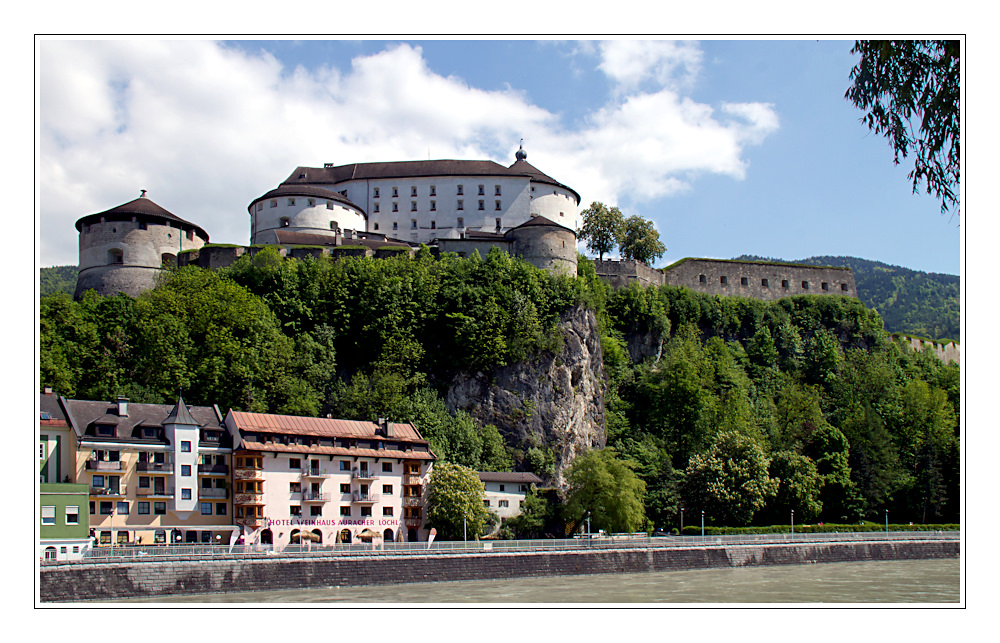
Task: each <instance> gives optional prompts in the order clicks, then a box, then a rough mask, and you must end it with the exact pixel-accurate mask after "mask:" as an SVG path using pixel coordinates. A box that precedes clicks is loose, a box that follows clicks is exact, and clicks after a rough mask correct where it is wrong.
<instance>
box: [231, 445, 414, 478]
mask: <svg viewBox="0 0 1000 643" xmlns="http://www.w3.org/2000/svg"><path fill="white" fill-rule="evenodd" d="M380 444H381V443H380ZM263 460H264V459H263V458H262V457H261V456H236V468H237V469H263V468H264V467H263V464H264V463H263ZM320 462H321V461H320V460H311V461H309V465H310V468H311V469H312V470H319V468H320V466H319V465H320ZM337 462H338V465H337V466H338V468H339V470H340V471H351V470H353V469H354V467H353V466H352V464H353V462H352V461H350V460H338V461H337ZM367 465H368V463H367V462H359V463H358V467H357V468H358V470H359V471H367V470H368V467H367ZM302 468H303V461H302V460H301V459H300V458H288V469H289V470H290V471H299V470H301V469H302ZM382 471H383V472H385V473H392V462H383V463H382ZM404 472H405V473H406V474H407V475H420V464H419V463H416V462H409V463H407V464H405V465H404Z"/></svg>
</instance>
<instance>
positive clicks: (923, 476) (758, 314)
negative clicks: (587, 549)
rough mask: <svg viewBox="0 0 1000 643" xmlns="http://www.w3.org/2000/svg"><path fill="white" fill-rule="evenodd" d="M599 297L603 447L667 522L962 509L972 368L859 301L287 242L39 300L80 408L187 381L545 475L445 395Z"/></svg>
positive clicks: (55, 361)
mask: <svg viewBox="0 0 1000 643" xmlns="http://www.w3.org/2000/svg"><path fill="white" fill-rule="evenodd" d="M580 307H583V308H584V309H586V310H588V311H591V314H592V315H593V316H595V317H596V320H597V323H596V325H595V326H594V328H595V330H594V331H593V332H596V333H598V334H599V344H600V346H601V349H602V350H601V353H602V355H603V377H604V384H605V386H604V390H603V391H602V392H601V400H602V403H603V404H604V408H605V417H606V418H607V429H606V434H607V446H609V447H612V449H607V450H605V454H606V456H607V457H606V458H604V460H607V461H609V462H623V463H625V464H624V465H623V466H625V467H627V468H630V469H633V470H634V471H635V472H636V473H637V474H638V476H639V477H640V478H641V480H642V481H643V482H644V487H643V486H642V485H634V486H633V487H630V488H634V489H636V490H637V491H636V493H640V494H641V498H640V500H641V503H640V504H641V506H642V507H643V511H644V513H645V516H646V518H647V519H648V520H650V521H651V522H652V524H654V525H657V526H663V525H676V524H677V518H678V514H679V511H680V509H681V508H682V507H685V508H688V509H689V510H691V511H692V512H694V511H695V510H704V511H705V516H706V522H707V523H708V524H728V525H742V524H772V523H774V522H787V514H788V510H789V508H791V507H794V510H795V518H796V523H797V524H798V523H800V522H810V521H815V520H821V521H825V522H839V521H848V520H858V519H859V518H875V519H877V520H878V519H881V518H882V515H883V512H884V511H885V510H886V509H888V510H889V511H890V512H891V516H892V520H893V521H894V522H905V521H913V522H916V523H921V522H943V521H954V520H957V517H958V508H959V488H958V474H959V442H958V432H959V422H958V414H959V395H960V378H959V367H958V366H957V365H944V364H942V363H941V362H940V361H938V360H936V359H934V358H933V357H930V356H928V355H924V354H914V353H913V352H911V351H910V350H909V349H908V348H904V347H901V346H900V345H898V344H896V343H894V342H892V341H891V338H890V337H889V336H888V334H887V333H886V332H885V331H884V329H883V327H882V320H881V318H880V317H879V315H878V314H876V313H874V312H873V311H871V310H868V309H866V308H865V306H864V305H863V304H862V303H861V302H860V301H858V300H856V299H853V298H842V297H836V296H800V297H790V298H786V299H782V300H779V301H775V302H762V301H756V300H745V299H739V298H723V297H714V296H707V295H701V294H698V293H694V292H692V291H690V290H687V289H684V288H679V287H670V286H664V287H659V288H648V289H641V288H639V287H637V286H636V287H633V288H629V289H621V290H616V291H609V290H608V289H607V287H606V286H605V285H604V284H603V283H602V282H601V281H600V280H598V279H597V277H596V274H595V272H594V267H593V263H592V262H590V261H588V260H586V259H584V258H581V261H580V275H579V276H578V277H575V278H570V277H564V276H563V277H556V276H553V275H551V274H549V273H547V272H545V271H542V270H538V269H536V268H534V267H532V266H531V265H529V264H527V263H525V262H523V261H520V260H517V259H513V258H511V257H509V256H507V255H505V254H503V253H500V252H491V253H490V255H489V256H488V257H486V258H484V259H482V258H479V256H478V255H473V257H470V258H468V259H461V258H458V257H456V256H454V255H445V256H444V257H442V258H441V259H440V260H435V259H434V258H433V257H432V256H431V254H430V252H429V251H427V250H426V249H422V250H421V251H420V252H418V253H417V256H416V257H415V258H409V257H406V256H400V257H396V258H391V259H382V260H376V259H371V258H366V259H341V260H337V261H333V260H330V259H328V258H324V259H320V260H316V259H313V258H309V259H305V260H301V261H296V260H284V259H282V258H281V257H280V256H279V255H278V254H277V252H276V251H275V250H274V249H273V248H272V249H265V250H264V251H262V252H260V253H258V254H257V255H256V256H254V257H253V258H251V257H249V256H248V255H244V256H243V257H241V258H240V260H239V261H237V262H236V263H235V264H233V265H232V266H231V267H229V268H226V269H223V270H219V271H218V272H211V271H206V270H201V269H199V268H196V267H186V268H183V269H180V270H178V271H176V272H175V273H173V274H172V275H171V276H170V278H168V279H166V280H165V281H164V283H162V284H161V285H160V286H159V287H157V288H156V289H154V290H151V291H148V292H146V293H143V294H142V295H140V296H139V297H137V298H131V297H127V296H125V295H119V296H116V297H107V298H104V297H98V296H94V295H93V294H92V293H91V294H90V295H88V296H85V297H84V298H83V300H81V301H79V302H74V301H73V300H72V298H71V297H69V296H67V295H64V294H63V295H54V296H50V297H43V298H42V300H41V327H40V345H41V363H40V371H41V372H40V376H41V383H42V385H43V386H45V385H48V386H53V387H54V388H55V389H56V391H57V392H59V393H61V394H63V395H67V396H70V397H77V398H84V399H114V397H115V396H116V395H120V394H123V395H126V396H128V397H129V398H130V399H132V400H134V401H139V402H170V401H172V400H174V399H175V397H176V395H177V391H178V390H179V389H181V390H183V392H184V397H185V399H186V400H187V401H188V402H189V403H193V404H218V405H219V407H220V408H221V409H223V410H224V411H225V410H227V409H228V408H233V409H249V410H254V411H266V412H275V413H289V414H298V415H310V416H316V415H322V414H326V413H331V414H333V416H334V417H342V418H347V419H369V420H372V419H375V418H377V417H379V416H384V417H389V418H391V419H393V420H396V421H413V422H414V423H415V424H416V425H417V427H418V429H419V430H420V431H421V432H422V433H423V434H424V436H425V437H427V438H428V440H430V442H431V446H432V448H433V449H434V451H435V453H436V454H437V455H438V456H439V458H441V459H442V460H445V461H450V462H454V463H458V464H463V465H466V466H469V467H472V468H476V469H480V470H487V469H490V470H505V469H508V468H510V467H517V468H520V469H530V470H535V471H539V472H541V473H542V474H543V475H548V470H547V469H546V467H548V466H549V463H550V462H551V459H550V454H549V453H547V451H546V449H547V448H549V447H550V445H547V444H544V443H538V444H519V443H514V442H512V441H511V436H512V435H513V432H512V431H511V430H510V427H509V426H506V425H504V423H503V422H498V424H501V425H500V426H494V425H485V426H484V425H482V424H481V423H480V422H478V421H477V420H476V419H475V418H474V417H473V415H471V414H470V413H468V412H466V411H461V410H459V411H456V410H454V409H449V408H448V407H447V406H446V404H445V401H444V400H445V399H446V398H447V393H448V389H449V386H451V385H452V383H453V382H454V380H455V378H456V376H457V375H459V374H462V373H475V374H477V377H480V378H482V379H484V380H487V381H488V380H490V379H491V377H492V374H495V373H496V372H498V370H499V369H501V368H502V367H505V366H509V365H515V364H519V363H528V362H532V361H536V360H538V358H539V356H541V355H549V356H551V355H553V354H555V355H559V354H560V351H562V349H563V345H564V342H565V341H566V340H565V337H566V335H565V334H564V332H563V331H562V330H560V329H561V328H562V327H561V326H560V323H561V322H560V317H561V316H562V315H564V314H565V313H566V312H567V311H569V310H570V309H571V308H572V309H579V308H580ZM531 384H532V383H531V382H524V385H525V386H529V385H531ZM543 384H545V383H544V382H538V383H537V385H539V386H541V385H543ZM567 385H569V386H572V387H576V383H573V382H568V383H567ZM525 413H531V409H525ZM515 420H516V418H510V420H509V421H510V422H514V421H515ZM505 440H506V441H505ZM597 446H603V445H597ZM622 493H624V492H622ZM567 506H569V505H567ZM566 511H569V509H566ZM689 515H691V514H689ZM581 517H582V516H579V515H565V516H564V518H565V520H566V521H567V522H569V523H572V522H574V521H578V520H580V519H581ZM595 519H596V517H595Z"/></svg>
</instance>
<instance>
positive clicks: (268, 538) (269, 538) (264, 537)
mask: <svg viewBox="0 0 1000 643" xmlns="http://www.w3.org/2000/svg"><path fill="white" fill-rule="evenodd" d="M260 544H261V545H273V544H274V535H273V534H272V533H271V530H270V529H265V530H264V531H262V532H260Z"/></svg>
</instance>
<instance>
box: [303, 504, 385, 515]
mask: <svg viewBox="0 0 1000 643" xmlns="http://www.w3.org/2000/svg"><path fill="white" fill-rule="evenodd" d="M288 515H289V516H293V517H296V518H299V517H301V516H302V506H301V505H289V507H288ZM340 515H341V516H342V517H347V518H350V517H351V515H352V514H351V506H350V505H342V506H341V507H340ZM382 515H383V516H386V517H392V515H393V508H392V507H382ZM309 516H310V517H311V518H315V517H322V516H323V506H322V505H314V506H312V507H310V508H309ZM361 517H362V518H371V517H372V508H371V507H361Z"/></svg>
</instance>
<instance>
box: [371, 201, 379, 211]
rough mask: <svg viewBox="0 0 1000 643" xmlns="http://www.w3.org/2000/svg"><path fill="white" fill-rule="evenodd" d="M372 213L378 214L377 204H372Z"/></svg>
mask: <svg viewBox="0 0 1000 643" xmlns="http://www.w3.org/2000/svg"><path fill="white" fill-rule="evenodd" d="M373 207H374V209H373V210H372V212H378V203H376V204H374V206H373Z"/></svg>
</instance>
